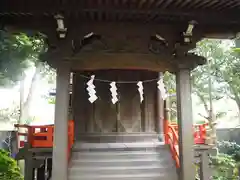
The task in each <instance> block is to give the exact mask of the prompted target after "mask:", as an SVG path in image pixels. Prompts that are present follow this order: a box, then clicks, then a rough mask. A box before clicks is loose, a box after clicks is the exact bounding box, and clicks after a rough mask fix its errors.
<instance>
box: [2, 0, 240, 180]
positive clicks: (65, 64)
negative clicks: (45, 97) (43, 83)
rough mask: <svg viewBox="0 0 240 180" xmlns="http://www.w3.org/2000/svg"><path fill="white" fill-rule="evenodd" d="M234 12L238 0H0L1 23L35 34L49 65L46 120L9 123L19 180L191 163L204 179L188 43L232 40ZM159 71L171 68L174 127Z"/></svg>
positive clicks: (179, 167)
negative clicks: (49, 116) (52, 79)
mask: <svg viewBox="0 0 240 180" xmlns="http://www.w3.org/2000/svg"><path fill="white" fill-rule="evenodd" d="M239 10H240V0H23V1H19V0H1V1H0V25H1V26H0V27H1V30H6V31H9V32H12V33H18V32H25V33H27V34H28V35H29V36H41V37H44V40H45V43H46V44H47V46H48V48H47V50H46V52H45V53H44V54H41V56H40V59H41V60H42V61H46V62H47V63H48V64H50V65H51V66H52V67H53V68H56V70H57V88H56V105H55V123H54V125H46V126H27V125H16V127H18V128H25V129H26V132H24V133H22V132H19V136H26V137H27V138H25V139H26V140H25V141H24V142H21V143H20V146H19V148H20V149H19V153H18V155H17V158H18V159H24V160H25V177H24V178H25V180H33V179H44V180H47V179H52V180H96V179H100V180H106V179H117V180H118V179H126V180H133V179H134V180H145V179H149V180H177V179H179V180H194V179H195V176H196V172H195V165H194V163H198V164H200V169H201V170H200V171H201V172H200V179H202V180H209V179H210V174H209V167H208V156H207V153H206V152H208V150H209V149H208V148H205V149H204V148H203V149H201V148H200V150H199V149H196V146H198V147H200V145H205V146H204V147H209V148H210V147H211V144H208V143H207V141H206V127H207V124H204V125H193V120H192V101H191V83H190V72H191V70H192V69H194V68H195V67H197V66H198V65H202V64H204V63H205V61H206V60H205V59H204V58H203V57H199V56H197V55H195V54H193V53H191V52H190V50H192V49H194V47H195V46H196V43H197V42H198V41H200V40H201V39H202V38H228V39H233V38H237V34H239V33H238V32H239V31H240V14H239ZM165 71H169V72H172V73H174V74H175V75H176V84H177V110H178V115H177V116H178V124H177V125H176V124H171V123H169V122H170V121H168V120H169V119H168V117H167V112H166V108H164V98H162V97H163V93H164V91H163V90H162V91H161V90H159V89H161V88H162V84H161V82H160V81H159V80H161V79H162V74H163V73H164V72H165ZM138 82H142V83H140V84H138ZM158 82H159V83H158ZM159 84H160V85H159ZM70 85H71V87H72V88H71V90H69V86H70ZM93 85H94V86H93ZM158 85H159V86H161V87H159V88H158ZM139 88H140V89H142V90H139ZM90 101H92V102H90ZM164 109H165V110H164ZM193 127H194V128H193ZM201 147H202V146H201ZM196 159H197V160H196Z"/></svg>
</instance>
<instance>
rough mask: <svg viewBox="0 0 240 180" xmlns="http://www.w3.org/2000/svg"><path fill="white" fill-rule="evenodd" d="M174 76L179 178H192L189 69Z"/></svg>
mask: <svg viewBox="0 0 240 180" xmlns="http://www.w3.org/2000/svg"><path fill="white" fill-rule="evenodd" d="M176 76H177V77H176V82H177V117H178V129H179V155H180V176H179V180H193V179H195V167H194V152H193V128H192V125H193V122H192V99H191V82H190V69H179V71H178V72H177V74H176Z"/></svg>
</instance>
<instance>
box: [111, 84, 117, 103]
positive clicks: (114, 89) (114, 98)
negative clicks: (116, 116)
mask: <svg viewBox="0 0 240 180" xmlns="http://www.w3.org/2000/svg"><path fill="white" fill-rule="evenodd" d="M110 86H111V88H110V91H111V93H112V103H113V104H116V102H118V98H117V95H118V94H117V86H116V82H115V81H113V82H111V83H110Z"/></svg>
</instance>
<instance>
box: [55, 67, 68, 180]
mask: <svg viewBox="0 0 240 180" xmlns="http://www.w3.org/2000/svg"><path fill="white" fill-rule="evenodd" d="M69 79H70V68H69V66H68V65H66V64H64V65H63V64H62V65H61V66H59V67H58V68H57V88H56V104H55V122H54V127H55V129H54V146H53V165H52V180H67V172H68V105H69Z"/></svg>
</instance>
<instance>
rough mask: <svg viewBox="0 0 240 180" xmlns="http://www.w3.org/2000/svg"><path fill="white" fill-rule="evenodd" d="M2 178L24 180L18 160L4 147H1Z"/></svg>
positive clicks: (2, 179) (0, 179)
mask: <svg viewBox="0 0 240 180" xmlns="http://www.w3.org/2000/svg"><path fill="white" fill-rule="evenodd" d="M0 180H23V176H22V175H21V173H20V168H19V167H18V166H17V162H16V161H15V160H14V159H12V158H11V157H10V156H9V153H8V152H7V151H5V150H2V149H0Z"/></svg>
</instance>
